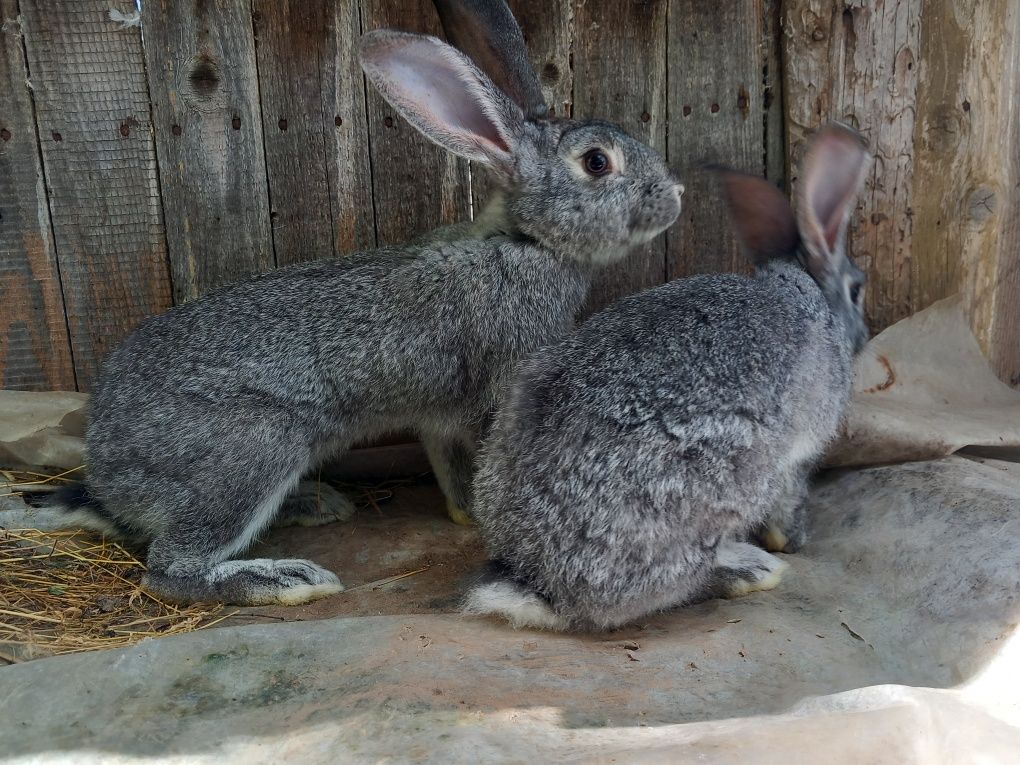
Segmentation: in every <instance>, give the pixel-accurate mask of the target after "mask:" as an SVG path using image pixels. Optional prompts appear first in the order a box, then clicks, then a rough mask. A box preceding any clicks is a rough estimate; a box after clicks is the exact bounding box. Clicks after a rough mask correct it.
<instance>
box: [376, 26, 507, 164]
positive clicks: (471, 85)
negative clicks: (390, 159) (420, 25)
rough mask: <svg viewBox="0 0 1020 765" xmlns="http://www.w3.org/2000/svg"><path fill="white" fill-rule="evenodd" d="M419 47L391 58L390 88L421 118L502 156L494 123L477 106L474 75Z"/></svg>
mask: <svg viewBox="0 0 1020 765" xmlns="http://www.w3.org/2000/svg"><path fill="white" fill-rule="evenodd" d="M418 47H419V46H408V47H407V48H405V49H404V50H401V51H399V52H397V53H396V54H394V56H393V59H394V61H393V65H392V68H391V74H392V77H393V84H394V85H395V86H396V87H397V88H399V89H400V90H401V91H403V95H404V97H405V98H406V99H407V100H409V101H412V102H414V103H416V104H418V109H419V112H420V114H421V115H422V117H424V118H425V119H427V120H428V121H430V122H432V123H434V124H435V125H437V126H439V127H440V128H444V129H446V130H449V131H451V132H453V133H457V134H460V137H461V138H462V139H464V140H469V141H476V140H478V139H481V140H484V141H486V142H488V143H489V144H491V145H492V146H494V147H496V148H497V149H499V150H500V151H502V152H508V153H509V151H510V149H509V147H508V146H507V144H506V141H505V140H503V137H502V136H501V135H500V134H499V131H498V130H497V129H496V125H495V123H494V122H493V121H492V120H491V119H490V118H489V116H488V115H487V114H486V113H485V111H484V109H483V108H482V105H481V103H480V100H479V99H480V97H481V95H480V93H479V92H478V88H479V86H480V83H478V81H477V79H476V78H475V76H474V73H473V72H471V71H470V70H468V69H467V68H464V69H463V70H461V69H460V68H458V67H457V66H456V65H455V64H454V62H451V61H449V60H447V58H446V56H444V55H443V53H442V52H441V51H440V50H437V49H435V46H430V47H433V49H434V50H432V51H430V55H427V56H426V55H422V53H423V51H420V50H418V49H417V48H418Z"/></svg>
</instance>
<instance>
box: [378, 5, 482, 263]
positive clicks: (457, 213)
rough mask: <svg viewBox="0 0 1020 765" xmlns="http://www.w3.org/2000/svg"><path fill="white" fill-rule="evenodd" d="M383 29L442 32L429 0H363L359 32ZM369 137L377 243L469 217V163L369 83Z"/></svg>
mask: <svg viewBox="0 0 1020 765" xmlns="http://www.w3.org/2000/svg"><path fill="white" fill-rule="evenodd" d="M382 27H389V28H394V29H402V30H404V31H407V32H418V33H427V34H432V35H436V36H440V37H441V36H442V32H441V29H440V26H439V18H438V16H437V15H436V12H435V8H434V7H433V6H432V3H431V2H430V1H429V0H362V29H363V31H364V32H367V31H369V30H372V29H379V28H382ZM368 135H369V144H370V148H371V158H372V191H373V197H374V199H375V215H376V235H377V239H378V242H379V244H380V245H387V244H400V243H402V242H405V241H407V240H408V239H409V238H411V237H413V236H416V235H418V234H422V233H425V232H426V231H429V230H431V229H434V228H436V227H438V226H441V225H443V224H446V223H455V222H457V221H464V220H467V219H468V217H469V215H470V192H469V188H470V184H469V180H468V167H467V162H466V161H465V160H461V159H457V158H456V157H454V156H453V155H452V154H449V153H447V152H446V151H444V150H443V149H441V148H439V147H438V146H436V145H435V144H433V143H432V142H431V141H429V140H428V139H427V138H425V137H424V136H423V135H421V134H420V133H419V132H418V131H417V130H415V129H414V128H413V127H411V126H410V125H409V124H408V123H407V122H405V121H404V120H403V118H402V117H400V115H399V114H397V112H396V111H395V110H394V109H393V108H391V107H390V106H389V104H387V103H386V102H385V101H384V100H383V99H382V97H380V95H379V94H378V93H377V92H375V90H374V89H372V88H371V86H369V90H368Z"/></svg>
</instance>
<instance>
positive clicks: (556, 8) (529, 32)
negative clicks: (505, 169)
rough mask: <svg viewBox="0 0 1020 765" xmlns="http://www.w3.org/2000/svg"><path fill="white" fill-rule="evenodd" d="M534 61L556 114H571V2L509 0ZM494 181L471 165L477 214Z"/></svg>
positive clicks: (487, 198)
mask: <svg viewBox="0 0 1020 765" xmlns="http://www.w3.org/2000/svg"><path fill="white" fill-rule="evenodd" d="M509 5H510V10H512V11H513V13H514V16H515V17H516V18H517V21H518V23H519V24H520V25H521V31H522V32H523V33H524V41H525V43H527V45H528V52H529V53H530V54H531V62H532V65H533V66H534V67H535V71H536V72H538V76H539V81H540V82H541V83H542V94H543V95H544V96H545V100H546V103H547V104H549V110H550V112H551V113H552V114H553V115H558V116H567V117H569V116H570V115H571V107H572V103H571V101H572V97H573V90H574V72H573V69H572V68H571V61H570V45H571V39H572V36H573V31H572V26H573V23H572V14H571V6H570V4H569V3H565V2H549V0H510V2H509ZM494 190H495V189H494V184H493V183H492V181H491V180H490V178H489V176H488V175H487V174H486V173H485V172H484V171H478V172H476V170H475V167H474V166H472V167H471V194H472V197H473V199H474V214H475V215H477V214H478V212H479V211H480V210H481V209H482V208H484V207H485V204H486V203H487V202H488V201H489V199H491V197H492V193H493V192H494Z"/></svg>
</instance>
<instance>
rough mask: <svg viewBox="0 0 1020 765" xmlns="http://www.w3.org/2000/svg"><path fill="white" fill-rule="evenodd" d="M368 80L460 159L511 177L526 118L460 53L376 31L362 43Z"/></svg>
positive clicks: (410, 37)
mask: <svg viewBox="0 0 1020 765" xmlns="http://www.w3.org/2000/svg"><path fill="white" fill-rule="evenodd" d="M361 66H362V68H363V69H364V70H365V74H366V75H367V76H368V79H369V80H370V81H371V82H372V84H373V85H375V87H376V88H378V89H379V92H380V93H381V94H382V96H383V98H385V99H386V100H387V101H388V102H389V103H390V104H391V105H392V106H393V107H394V108H395V109H396V110H397V111H399V112H400V113H401V114H402V115H403V116H404V118H405V119H406V120H407V121H408V122H410V123H411V124H412V125H414V126H415V127H416V128H417V129H418V130H420V131H421V132H422V133H424V134H425V136H427V137H428V138H430V139H432V140H433V141H435V142H436V143H437V144H439V145H440V146H442V147H444V148H446V149H448V150H449V151H452V152H453V153H454V154H457V155H458V156H461V157H464V158H466V159H470V160H472V161H475V162H481V163H483V164H486V165H488V166H490V167H492V168H493V169H495V170H497V171H499V172H501V173H504V174H510V173H512V171H513V166H514V158H513V155H514V152H515V150H516V148H517V145H518V143H519V140H520V136H521V135H522V134H523V129H524V114H523V113H522V112H521V110H520V108H519V107H518V106H517V105H516V104H515V103H513V101H511V100H510V99H509V98H507V97H506V96H505V95H503V93H501V92H500V91H499V90H498V89H497V88H496V86H495V85H493V84H492V82H491V81H490V80H489V78H488V77H486V76H485V75H484V74H483V73H482V72H481V71H479V69H478V68H477V67H475V66H474V64H472V63H471V62H470V61H469V60H468V58H467V57H466V56H465V55H464V54H463V53H461V52H460V51H458V50H456V49H454V48H452V47H450V46H449V45H447V44H446V43H444V42H442V41H441V40H437V39H436V38H435V37H427V36H424V35H413V34H408V33H406V32H396V31H393V30H388V29H380V30H376V31H374V32H369V33H368V34H366V35H365V36H364V37H362V39H361Z"/></svg>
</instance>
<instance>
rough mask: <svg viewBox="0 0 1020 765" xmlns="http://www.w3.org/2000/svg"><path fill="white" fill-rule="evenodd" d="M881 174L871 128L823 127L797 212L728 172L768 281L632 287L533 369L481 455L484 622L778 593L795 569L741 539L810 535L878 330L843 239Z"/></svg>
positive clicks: (477, 600) (624, 612) (615, 621)
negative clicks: (854, 384)
mask: <svg viewBox="0 0 1020 765" xmlns="http://www.w3.org/2000/svg"><path fill="white" fill-rule="evenodd" d="M868 165H869V159H868V155H867V154H866V152H865V150H864V147H863V146H862V144H861V142H860V139H859V138H858V137H857V135H856V134H854V133H851V132H850V131H848V130H846V129H844V128H842V127H838V126H831V127H828V128H825V129H823V130H822V131H820V132H819V133H818V134H817V135H816V136H815V137H814V140H813V143H812V144H811V146H810V148H809V150H808V153H807V158H806V163H805V167H804V173H803V180H802V195H801V197H800V199H799V204H798V210H797V215H796V216H795V215H794V212H793V210H792V209H791V207H790V205H789V203H788V202H787V200H786V199H785V198H784V197H783V195H782V194H781V193H780V192H779V190H778V189H776V188H775V187H773V186H772V185H771V184H769V183H768V182H767V181H765V180H764V179H759V178H753V177H750V176H745V175H741V174H737V173H732V172H727V173H726V174H725V176H724V186H725V191H726V196H727V198H728V202H729V206H730V209H731V212H732V217H733V221H734V225H735V227H736V229H737V231H738V233H739V234H740V238H741V239H742V241H743V244H744V245H745V249H746V250H748V252H749V254H750V256H751V257H752V259H753V260H754V263H755V266H756V268H755V273H754V276H753V277H745V276H738V275H733V274H729V275H704V276H695V277H692V278H687V279H681V280H678V281H674V282H671V283H669V284H666V285H663V286H661V287H657V288H654V289H650V290H647V291H645V292H642V293H639V294H637V295H632V296H630V297H627V298H624V299H623V300H621V301H619V302H617V303H616V304H614V305H611V306H609V307H608V308H606V309H605V310H603V311H602V312H600V313H598V314H596V315H595V316H593V317H592V318H590V319H589V320H588V321H586V322H585V323H584V324H582V325H581V326H580V327H579V328H578V329H577V330H575V331H574V332H573V333H571V334H570V335H568V336H566V337H565V338H564V339H562V340H561V341H559V342H558V343H555V344H553V345H551V346H549V347H547V348H544V349H542V350H540V351H539V352H537V353H536V354H534V355H533V356H532V357H531V358H529V359H528V360H527V361H525V362H523V363H522V365H521V370H520V372H519V374H518V375H517V376H516V378H515V381H514V383H513V384H512V387H511V389H510V391H509V392H508V394H507V396H506V398H505V400H504V402H503V405H502V406H501V408H500V411H499V412H498V413H497V415H496V418H495V422H494V424H493V426H492V428H491V432H490V435H489V438H488V440H487V441H486V443H485V445H484V446H483V448H482V451H481V453H480V457H479V467H478V472H477V474H476V480H475V505H474V509H475V516H476V518H477V520H478V523H479V525H480V528H481V531H482V533H483V536H484V538H485V540H486V543H487V547H488V550H489V553H490V557H491V562H490V566H489V571H488V573H487V574H486V575H485V576H484V577H483V578H482V579H481V580H480V582H479V583H477V584H476V585H475V586H474V587H473V588H471V589H470V590H469V592H468V595H467V597H466V600H465V610H466V611H467V612H468V613H474V614H493V615H498V616H501V617H504V618H506V619H508V620H509V621H510V622H511V623H512V624H513V625H514V626H517V627H521V626H531V627H539V628H546V629H555V630H600V629H609V628H614V627H617V626H621V625H623V624H626V623H628V622H631V621H633V620H636V619H639V618H641V617H643V616H646V615H648V614H650V613H652V612H655V611H660V610H664V609H667V608H670V607H674V606H678V605H682V604H685V603H691V602H695V601H697V600H701V599H705V598H708V597H715V596H729V597H732V596H737V595H742V594H745V593H747V592H751V591H754V590H761V589H769V588H772V587H774V586H775V585H776V584H777V583H778V582H779V578H780V574H781V571H782V569H783V568H784V567H785V565H786V564H785V563H783V562H782V561H781V560H780V559H779V558H777V557H776V556H773V555H771V554H770V553H768V552H766V551H765V550H763V549H761V548H760V547H757V546H754V545H751V544H747V543H746V542H744V541H741V540H743V539H745V538H746V535H747V534H749V533H752V532H754V531H755V530H760V529H762V528H765V529H768V528H771V531H772V535H774V536H775V537H781V536H784V535H785V537H786V539H783V545H784V546H787V545H789V546H790V547H793V546H796V545H797V544H799V543H801V542H802V541H803V522H802V520H801V519H800V517H799V514H800V506H801V502H802V500H803V498H804V495H805V493H806V486H807V477H808V474H809V472H810V471H811V469H812V468H813V466H814V465H815V463H816V462H817V460H818V459H819V458H820V456H821V455H822V453H823V450H824V448H825V446H826V445H827V444H828V443H829V441H830V440H831V439H832V438H833V437H834V436H835V435H836V433H837V430H838V427H839V424H840V421H841V418H842V416H843V412H844V408H845V406H846V404H847V401H848V399H849V395H850V390H851V379H852V359H853V357H854V355H855V354H856V353H857V352H859V351H860V349H861V348H862V347H863V346H864V344H865V342H866V340H867V336H868V332H867V327H866V325H865V320H864V315H863V310H862V307H861V306H862V303H861V300H862V290H863V285H864V276H863V274H862V273H861V272H860V271H859V270H858V269H857V268H856V267H855V266H854V265H853V263H851V262H850V260H849V259H848V258H847V256H846V254H845V248H844V239H845V231H846V227H847V221H848V218H849V214H850V211H851V210H852V207H853V204H854V199H855V197H856V193H857V189H858V188H859V186H860V183H861V181H862V180H863V177H864V173H865V172H866V169H867V167H868Z"/></svg>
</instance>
